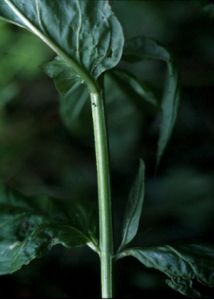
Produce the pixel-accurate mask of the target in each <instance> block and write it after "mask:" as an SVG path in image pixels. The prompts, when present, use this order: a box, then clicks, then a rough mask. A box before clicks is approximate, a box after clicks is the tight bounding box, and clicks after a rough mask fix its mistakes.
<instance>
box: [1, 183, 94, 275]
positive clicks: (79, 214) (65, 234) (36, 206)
mask: <svg viewBox="0 0 214 300" xmlns="http://www.w3.org/2000/svg"><path fill="white" fill-rule="evenodd" d="M92 218H94V217H92V209H91V208H90V207H88V206H83V205H81V204H78V203H75V204H73V205H70V204H69V206H68V205H67V204H66V205H65V203H64V201H57V200H49V199H47V198H45V197H40V198H33V197H25V196H23V195H21V194H18V193H12V192H11V191H9V190H8V189H6V188H4V187H2V186H1V187H0V228H1V230H0V274H1V275H3V274H9V273H13V272H15V271H17V270H19V269H20V268H21V267H22V266H24V265H26V264H29V263H30V262H31V261H32V260H33V259H35V258H38V257H40V256H41V255H43V254H44V253H45V252H47V251H48V250H49V249H51V248H52V247H53V246H54V245H57V244H61V245H63V246H65V247H73V246H82V245H86V244H88V245H89V246H93V247H94V248H95V249H97V246H96V242H95V237H94V231H95V228H94V226H95V225H94V221H93V222H92Z"/></svg>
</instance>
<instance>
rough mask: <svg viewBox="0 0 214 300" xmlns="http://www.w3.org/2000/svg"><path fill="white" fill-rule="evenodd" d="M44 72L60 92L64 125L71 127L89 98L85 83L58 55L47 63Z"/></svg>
mask: <svg viewBox="0 0 214 300" xmlns="http://www.w3.org/2000/svg"><path fill="white" fill-rule="evenodd" d="M45 72H46V74H47V75H48V76H49V77H51V78H53V80H54V83H55V86H56V89H57V90H58V92H59V93H60V94H61V97H60V114H61V117H62V120H63V121H64V123H65V125H66V126H67V127H68V128H71V127H72V126H74V125H75V123H76V122H77V121H78V117H79V116H80V113H81V111H82V109H83V107H84V106H85V103H86V101H87V100H89V93H88V90H87V88H86V85H85V84H84V82H83V81H82V80H81V78H80V77H79V75H78V74H76V73H75V72H73V71H72V69H71V68H70V67H69V66H68V65H67V64H66V63H65V62H64V61H63V60H62V59H61V58H60V57H56V58H55V59H54V60H53V61H51V62H50V63H49V64H47V65H46V67H45Z"/></svg>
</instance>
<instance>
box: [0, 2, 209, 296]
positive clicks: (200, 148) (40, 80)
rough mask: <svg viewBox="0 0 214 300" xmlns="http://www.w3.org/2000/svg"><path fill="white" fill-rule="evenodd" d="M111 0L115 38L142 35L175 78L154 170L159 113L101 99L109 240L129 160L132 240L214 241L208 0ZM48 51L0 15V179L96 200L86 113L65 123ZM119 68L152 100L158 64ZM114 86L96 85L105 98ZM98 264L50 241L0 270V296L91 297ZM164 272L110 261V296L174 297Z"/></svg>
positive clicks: (160, 70) (160, 76)
mask: <svg viewBox="0 0 214 300" xmlns="http://www.w3.org/2000/svg"><path fill="white" fill-rule="evenodd" d="M112 6H113V9H114V11H115V13H116V15H117V16H118V18H119V19H120V21H121V23H122V25H123V28H124V33H125V36H126V38H130V37H133V36H136V35H141V34H143V35H145V36H148V37H152V38H154V39H156V40H158V41H159V42H161V43H162V44H164V45H165V46H166V47H167V48H168V49H169V50H170V51H171V53H173V56H174V58H175V61H176V64H177V68H178V70H179V76H180V86H181V104H180V108H179V114H178V119H177V123H176V127H175V130H174V133H173V136H172V139H171V141H170V144H169V145H168V148H167V151H166V153H165V155H164V157H163V160H162V163H161V166H160V168H159V171H158V174H157V175H155V172H154V167H155V155H156V144H157V137H158V124H159V116H158V115H157V114H156V113H155V112H154V111H152V110H151V109H150V108H149V107H148V106H147V105H145V104H144V103H142V104H141V105H140V108H139V107H138V105H136V102H135V101H133V99H131V98H130V99H123V98H122V96H121V99H119V104H118V105H117V106H116V105H115V106H111V105H110V106H109V108H108V118H109V127H110V146H111V161H112V164H111V167H112V184H113V207H114V215H115V222H114V225H115V239H116V245H117V244H118V241H119V239H120V230H121V220H122V215H123V212H124V206H125V203H126V201H127V197H128V191H129V188H130V186H131V183H132V181H133V178H134V174H135V173H136V170H137V165H138V158H140V157H142V158H143V159H144V160H145V162H146V166H147V179H146V198H145V205H144V210H143V217H142V222H141V229H140V233H142V234H141V235H140V236H139V238H138V244H141V245H144V246H147V245H159V244H164V243H170V242H173V243H183V242H192V241H194V242H198V243H200V242H213V216H214V205H213V199H214V118H213V115H214V105H213V100H214V99H213V81H214V73H213V67H214V50H213V49H214V31H213V25H214V24H213V23H214V21H213V20H214V13H213V10H211V6H209V1H199V0H192V1H191V0H189V1H184V0H183V1H182V0H180V1H155V0H153V1H143V0H138V1H135V0H114V1H112ZM204 7H206V8H205V9H204ZM52 57H53V54H52V53H51V52H49V50H48V49H47V48H46V47H45V46H44V45H43V44H41V43H40V42H39V41H38V40H37V39H36V38H35V37H33V36H31V35H30V34H29V33H27V32H25V31H21V30H19V29H17V28H15V27H13V26H10V25H7V24H4V23H3V22H1V23H0V179H1V181H3V182H5V183H7V184H8V185H9V186H11V187H13V188H15V189H18V190H20V191H22V192H23V193H25V194H29V195H33V194H40V193H48V194H49V195H54V196H57V197H58V196H61V195H63V196H64V195H66V196H70V198H71V199H72V201H75V199H81V198H84V199H90V200H91V199H92V201H96V170H95V158H94V146H93V134H92V131H91V118H90V117H88V116H85V115H84V114H83V116H82V117H81V118H82V119H81V122H78V123H77V124H75V126H74V125H73V126H71V127H70V128H68V127H66V126H65V125H64V124H63V121H62V119H61V117H60V113H59V109H58V106H59V102H58V100H59V97H58V94H57V92H56V91H55V88H54V85H53V83H52V81H51V80H50V79H48V78H47V77H46V76H45V75H44V72H43V65H44V63H46V62H48V61H49V60H50V59H51V58H52ZM120 68H125V69H128V70H129V71H131V72H133V74H135V75H137V76H138V78H139V79H140V80H141V81H142V82H143V83H144V84H146V85H147V86H148V87H150V88H152V89H153V91H154V94H155V96H156V97H157V98H158V99H161V95H162V89H163V82H164V79H165V68H164V65H162V64H161V63H157V62H148V61H145V62H142V63H140V64H135V65H133V66H132V67H130V65H129V66H127V65H125V64H121V65H120ZM113 92H114V91H113V89H111V88H110V89H109V91H107V101H108V94H109V93H113ZM109 97H110V96H109ZM111 97H113V98H114V97H118V95H117V94H116V95H115V96H112V95H111ZM117 101H118V99H117ZM88 105H89V104H88ZM86 110H87V108H86ZM124 111H126V114H124V113H123V112H124ZM98 263H99V262H98V259H97V257H96V256H95V255H94V254H93V253H92V252H91V251H90V250H89V249H88V248H79V249H78V248H76V249H71V250H65V249H63V248H61V247H56V248H54V249H53V250H52V251H51V252H50V253H49V254H47V255H46V256H45V257H43V258H42V259H40V260H36V261H34V262H33V263H31V264H30V266H27V267H24V268H23V269H22V270H20V271H19V272H17V273H15V274H13V275H8V276H2V277H0V298H96V297H100V287H99V285H100V282H99V264H98ZM164 281H165V277H164V276H162V275H161V274H160V273H158V272H156V271H153V270H147V269H145V268H144V267H143V266H142V265H140V264H139V263H138V262H137V261H135V260H134V259H132V258H127V259H124V260H121V261H120V262H119V263H118V264H117V269H116V274H115V287H116V294H115V296H116V297H121V298H180V297H182V296H181V295H180V294H178V293H176V292H174V291H172V290H171V289H169V288H168V287H167V286H166V285H165V283H164ZM210 293H212V292H210Z"/></svg>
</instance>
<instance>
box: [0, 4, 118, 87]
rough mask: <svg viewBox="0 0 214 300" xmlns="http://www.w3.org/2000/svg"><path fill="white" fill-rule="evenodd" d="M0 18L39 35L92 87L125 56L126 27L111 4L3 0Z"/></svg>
mask: <svg viewBox="0 0 214 300" xmlns="http://www.w3.org/2000/svg"><path fill="white" fill-rule="evenodd" d="M0 17H1V18H3V19H4V20H6V21H9V22H12V23H14V24H16V25H18V26H21V27H24V28H26V29H27V30H29V31H31V32H32V33H34V34H35V35H37V36H38V37H39V38H40V39H41V40H42V41H43V42H45V43H46V44H47V45H48V46H49V47H50V48H51V49H52V50H53V51H54V52H56V53H57V55H59V56H61V57H62V58H63V59H64V60H65V61H66V63H67V64H68V65H69V66H70V67H72V71H74V72H75V73H77V74H78V75H79V76H81V77H82V80H85V81H86V82H87V83H88V84H90V83H92V82H93V80H94V79H96V78H98V77H99V75H101V73H103V72H104V71H106V70H108V69H111V68H113V67H114V66H115V65H117V63H118V62H119V60H120V57H121V55H122V49H123V43H124V38H123V33H122V28H121V26H120V23H119V22H118V20H117V18H116V17H115V16H114V14H113V12H112V10H111V7H110V5H109V2H108V1H102V0H84V1H81V0H73V1H70V0H60V1H53V0H43V1H39V0H28V1H26V0H2V1H1V2H0Z"/></svg>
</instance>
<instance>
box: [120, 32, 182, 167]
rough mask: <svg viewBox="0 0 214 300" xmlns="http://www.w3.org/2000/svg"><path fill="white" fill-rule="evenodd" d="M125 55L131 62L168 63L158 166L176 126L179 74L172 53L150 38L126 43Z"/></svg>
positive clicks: (162, 107) (136, 39) (141, 38)
mask: <svg viewBox="0 0 214 300" xmlns="http://www.w3.org/2000/svg"><path fill="white" fill-rule="evenodd" d="M123 57H124V60H127V61H129V62H138V61H140V60H142V59H151V60H158V61H162V62H164V63H165V64H166V68H167V75H166V82H165V87H164V92H163V96H162V101H161V123H160V131H159V139H158V147H157V159H156V166H158V165H159V163H160V160H161V158H162V156H163V153H164V151H165V149H166V147H167V144H168V142H169V140H170V137H171V135H172V131H173V128H174V126H175V121H176V116H177V111H178V105H179V98H180V93H179V88H178V74H177V71H176V68H175V66H174V62H173V60H172V57H171V54H170V53H169V52H168V51H167V50H166V49H165V48H164V47H163V46H161V45H160V44H159V43H157V42H156V41H155V40H153V39H150V38H146V37H136V38H132V39H130V40H129V41H128V42H127V43H126V45H125V49H124V56H123Z"/></svg>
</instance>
